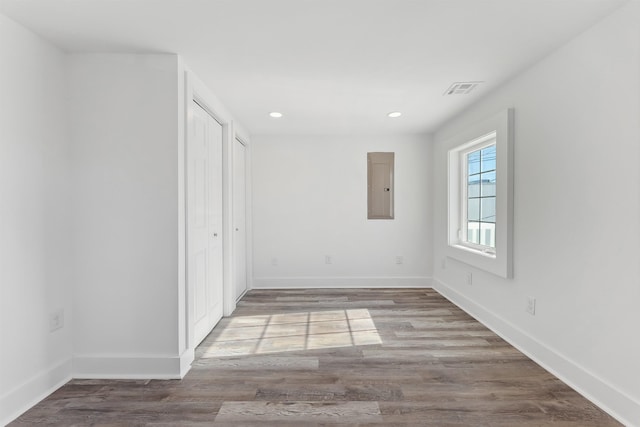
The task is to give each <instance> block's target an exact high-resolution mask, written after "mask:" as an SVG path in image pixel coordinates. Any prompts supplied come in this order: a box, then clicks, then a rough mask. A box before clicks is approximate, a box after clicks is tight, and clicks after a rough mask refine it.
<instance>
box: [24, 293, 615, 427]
mask: <svg viewBox="0 0 640 427" xmlns="http://www.w3.org/2000/svg"><path fill="white" fill-rule="evenodd" d="M27 425H28V426H33V425H59V426H73V425H78V426H85V425H101V426H120V425H122V426H134V425H148V426H196V425H214V426H323V425H343V426H418V425H421V426H474V427H476V426H546V425H552V426H576V427H578V426H580V427H587V426H598V427H602V426H618V425H620V424H619V423H617V422H616V421H615V420H614V419H612V418H611V417H609V416H608V415H607V414H606V413H604V412H603V411H601V410H600V409H598V408H597V407H596V406H595V405H593V404H592V403H590V402H589V401H587V400H586V399H584V398H583V397H582V396H580V395H579V394H578V393H576V392H575V391H573V390H572V389H570V388H569V387H568V386H566V385H565V384H563V383H562V382H561V381H560V380H558V379H557V378H555V377H554V376H552V375H551V374H549V373H548V372H546V371H545V370H544V369H542V368H541V367H539V366H538V365H536V364H535V363H534V362H532V361H531V360H530V359H528V358H527V357H525V356H524V355H523V354H521V353H520V352H518V351H517V350H516V349H514V348H513V347H511V346H510V345H509V344H507V343H506V342H505V341H503V340H502V339H500V338H499V337H498V336H496V335H495V334H494V333H492V332H491V331H489V330H488V329H486V328H485V327H484V326H482V325H481V324H480V323H478V322H476V321H475V320H474V319H472V318H471V317H469V316H468V315H467V314H466V313H464V312H463V311H461V310H460V309H458V308H457V307H455V306H454V305H453V304H451V303H450V302H448V301H447V300H446V299H445V298H443V297H442V296H440V295H439V294H438V293H437V292H436V291H434V290H431V289H367V290H362V289H349V290H336V289H332V290H282V291H256V290H254V291H250V292H249V293H247V295H246V296H245V297H244V298H243V299H242V301H241V302H240V303H239V304H238V309H237V310H236V312H235V314H234V315H233V316H232V317H230V318H225V319H223V320H222V321H221V322H220V324H219V325H218V326H216V328H215V329H214V331H213V332H212V333H211V334H210V335H209V336H208V337H207V338H206V339H205V341H204V342H203V343H202V345H201V346H200V347H199V348H198V350H197V354H196V361H195V362H194V364H193V368H192V369H191V371H190V372H189V374H188V375H187V376H186V377H185V378H184V379H183V380H182V381H178V380H170V381H161V380H152V381H113V380H109V381H107V380H73V381H71V382H69V383H68V384H67V385H65V386H64V387H62V388H61V389H59V390H58V391H56V392H55V393H53V394H52V395H51V396H49V397H48V398H47V399H46V400H44V401H43V402H41V403H40V404H38V405H37V406H35V407H34V408H32V409H31V410H30V411H28V412H27V413H25V414H24V415H23V416H22V417H20V418H19V419H18V420H16V421H15V422H14V423H12V424H11V426H27Z"/></svg>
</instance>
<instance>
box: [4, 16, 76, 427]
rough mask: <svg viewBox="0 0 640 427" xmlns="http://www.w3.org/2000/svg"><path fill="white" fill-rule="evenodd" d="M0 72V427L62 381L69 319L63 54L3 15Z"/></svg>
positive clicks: (67, 358)
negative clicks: (54, 322) (57, 325)
mask: <svg viewBox="0 0 640 427" xmlns="http://www.w3.org/2000/svg"><path fill="white" fill-rule="evenodd" d="M0 64H2V66H1V67H0V90H1V94H0V120H1V122H0V346H1V348H0V425H3V424H4V422H8V421H9V420H10V419H12V418H13V417H15V416H17V415H18V414H19V413H20V412H21V411H23V410H24V409H26V408H27V407H28V406H30V405H32V404H34V403H35V402H37V401H38V400H39V399H40V398H42V397H44V396H45V395H46V394H48V393H49V392H50V391H51V390H53V389H55V388H56V386H58V385H60V384H61V383H63V382H65V381H66V380H68V379H69V377H70V375H71V328H70V324H71V321H72V313H71V273H70V261H69V260H70V246H69V239H68V235H69V231H70V220H69V213H70V210H69V196H70V192H69V187H68V185H69V173H68V170H69V130H68V126H67V115H66V106H67V99H66V87H67V78H66V77H67V76H66V66H65V61H64V54H63V53H62V52H60V51H59V50H58V49H56V48H54V47H53V46H51V45H50V44H49V43H47V42H45V41H43V40H42V39H40V38H39V37H37V36H35V35H34V34H33V33H31V32H29V31H27V30H26V29H24V28H23V27H21V26H19V25H18V24H16V23H15V22H13V21H11V20H10V19H8V18H6V17H4V16H3V15H0ZM59 309H62V310H64V315H65V327H63V328H62V329H59V330H57V331H55V332H49V324H48V322H49V314H50V313H52V312H54V311H57V310H59Z"/></svg>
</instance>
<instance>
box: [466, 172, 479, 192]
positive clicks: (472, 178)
mask: <svg viewBox="0 0 640 427" xmlns="http://www.w3.org/2000/svg"><path fill="white" fill-rule="evenodd" d="M467 197H480V174H477V175H469V179H468V181H467Z"/></svg>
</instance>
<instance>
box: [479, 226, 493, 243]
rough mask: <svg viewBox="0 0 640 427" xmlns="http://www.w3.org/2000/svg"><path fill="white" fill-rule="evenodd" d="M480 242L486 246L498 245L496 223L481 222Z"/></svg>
mask: <svg viewBox="0 0 640 427" xmlns="http://www.w3.org/2000/svg"><path fill="white" fill-rule="evenodd" d="M479 234H480V244H481V245H484V246H491V247H492V248H495V247H496V225H495V224H487V223H485V222H483V223H480V233H479Z"/></svg>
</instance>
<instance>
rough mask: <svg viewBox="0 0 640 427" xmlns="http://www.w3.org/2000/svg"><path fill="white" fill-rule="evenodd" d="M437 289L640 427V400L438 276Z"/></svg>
mask: <svg viewBox="0 0 640 427" xmlns="http://www.w3.org/2000/svg"><path fill="white" fill-rule="evenodd" d="M433 288H434V289H435V290H436V291H438V292H439V293H440V294H442V295H443V296H444V297H445V298H447V299H448V300H449V301H451V302H452V303H454V304H455V305H456V306H458V307H460V308H461V309H462V310H464V311H466V312H467V313H468V314H469V315H471V316H472V317H474V318H475V319H476V320H478V321H479V322H480V323H482V324H483V325H485V326H486V327H487V328H489V329H491V330H492V331H493V332H495V333H496V334H498V335H499V336H500V337H502V338H503V339H504V340H505V341H507V342H508V343H509V344H511V345H513V346H514V347H515V348H517V349H518V350H520V351H521V352H522V353H524V354H525V355H527V357H529V358H530V359H532V360H533V361H535V362H536V363H538V364H539V365H540V366H542V367H543V368H544V369H546V370H547V371H549V372H551V373H552V374H553V375H555V376H556V377H558V378H559V379H560V380H562V381H563V382H564V383H566V384H567V385H568V386H570V387H571V388H573V389H574V390H576V391H577V392H578V393H580V394H581V395H583V396H584V397H586V398H587V399H589V400H590V401H591V402H593V403H594V404H596V405H597V406H599V407H600V408H602V410H604V411H606V412H607V413H608V414H609V415H611V416H612V417H614V418H615V419H617V420H618V421H620V422H621V423H622V424H624V425H626V426H627V427H634V426H635V427H640V402H638V401H637V400H635V399H634V398H632V397H631V396H629V395H627V394H626V393H624V392H623V391H621V390H619V389H617V388H616V387H614V386H613V385H611V384H609V383H608V382H607V381H605V380H603V379H602V378H599V377H598V376H596V375H595V374H593V373H592V372H589V370H587V369H585V368H584V367H582V366H580V365H579V364H577V363H575V362H574V361H572V360H571V359H569V358H567V357H566V356H564V355H563V354H561V353H559V352H558V351H556V350H554V349H552V348H550V347H548V346H547V345H545V344H544V343H542V342H540V341H538V340H537V339H535V338H533V337H532V336H530V335H529V334H527V333H526V332H524V331H523V330H521V329H520V328H518V327H517V326H515V325H513V324H511V323H510V322H509V321H507V320H506V319H504V318H502V317H500V316H498V315H496V314H495V313H493V312H491V311H489V310H487V309H486V308H484V307H482V306H480V305H478V304H476V303H475V302H473V301H472V300H470V299H468V298H467V297H465V296H464V295H462V294H460V293H459V292H457V291H456V290H454V289H453V288H451V287H450V286H448V285H446V284H445V283H443V282H441V281H440V280H438V279H436V278H434V279H433Z"/></svg>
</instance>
